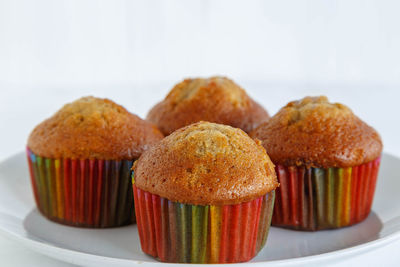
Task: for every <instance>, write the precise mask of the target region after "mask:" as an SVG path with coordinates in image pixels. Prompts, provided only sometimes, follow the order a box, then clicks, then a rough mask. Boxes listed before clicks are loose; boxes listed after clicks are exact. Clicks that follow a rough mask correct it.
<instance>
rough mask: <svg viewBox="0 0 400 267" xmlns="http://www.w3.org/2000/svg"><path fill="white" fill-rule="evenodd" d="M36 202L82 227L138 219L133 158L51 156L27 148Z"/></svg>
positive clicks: (60, 218)
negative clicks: (40, 154) (133, 184)
mask: <svg viewBox="0 0 400 267" xmlns="http://www.w3.org/2000/svg"><path fill="white" fill-rule="evenodd" d="M27 156H28V163H29V170H30V176H31V183H32V188H33V193H34V197H35V200H36V204H37V207H38V209H39V210H40V212H41V213H42V214H43V215H44V216H46V217H47V218H49V219H51V220H54V221H57V222H60V223H63V224H68V225H74V226H81V227H101V228H102V227H115V226H121V225H126V224H130V223H132V222H134V220H135V215H134V204H133V198H132V182H131V178H130V168H131V167H132V163H133V162H132V161H127V160H121V161H116V160H96V159H50V158H44V157H39V156H37V155H35V154H34V153H32V151H30V150H29V149H27Z"/></svg>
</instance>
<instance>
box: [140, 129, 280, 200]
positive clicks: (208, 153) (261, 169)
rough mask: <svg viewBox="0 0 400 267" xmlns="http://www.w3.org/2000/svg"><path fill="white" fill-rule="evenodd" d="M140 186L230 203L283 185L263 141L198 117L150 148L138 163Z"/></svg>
mask: <svg viewBox="0 0 400 267" xmlns="http://www.w3.org/2000/svg"><path fill="white" fill-rule="evenodd" d="M133 170H134V180H135V185H136V186H137V187H138V188H140V189H142V190H145V191H147V192H150V193H152V194H156V195H159V196H161V197H164V198H167V199H169V200H171V201H176V202H180V203H190V204H195V205H228V204H237V203H241V202H245V201H250V200H253V199H255V198H257V197H260V196H263V195H265V194H267V193H268V192H270V191H272V190H274V189H275V188H276V187H277V186H278V182H277V179H276V174H275V171H274V165H273V163H272V162H271V160H270V159H269V157H268V155H267V153H266V152H265V149H264V148H263V147H262V146H261V144H260V143H259V142H258V143H257V142H256V141H254V140H252V139H251V138H250V137H249V136H248V135H247V134H246V133H245V132H243V131H242V130H240V129H237V128H233V127H230V126H226V125H221V124H215V123H209V122H198V123H195V124H192V125H189V126H186V127H184V128H181V129H179V130H177V131H175V132H174V133H172V134H171V135H169V136H167V137H166V138H164V139H163V140H161V141H160V142H159V143H157V144H156V145H154V146H152V147H151V148H150V149H149V150H147V151H146V152H144V153H143V154H142V156H141V157H140V158H139V160H137V161H136V162H135V164H134V166H133Z"/></svg>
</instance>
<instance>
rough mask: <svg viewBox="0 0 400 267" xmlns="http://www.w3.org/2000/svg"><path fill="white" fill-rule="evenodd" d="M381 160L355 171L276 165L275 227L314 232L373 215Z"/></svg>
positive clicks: (353, 222)
mask: <svg viewBox="0 0 400 267" xmlns="http://www.w3.org/2000/svg"><path fill="white" fill-rule="evenodd" d="M379 164H380V158H378V159H376V160H374V161H371V162H369V163H366V164H363V165H359V166H356V167H352V168H327V169H321V168H305V167H293V166H292V167H285V166H282V165H277V166H276V167H275V168H276V173H277V176H278V180H279V183H280V187H279V188H278V189H277V191H276V200H275V208H274V214H273V217H272V225H275V226H282V227H288V228H294V229H299V230H309V231H315V230H320V229H329V228H338V227H343V226H349V225H352V224H355V223H358V222H360V221H362V220H364V219H365V218H366V217H367V216H368V214H369V213H370V210H371V206H372V200H373V197H374V192H375V185H376V179H377V176H378V169H379Z"/></svg>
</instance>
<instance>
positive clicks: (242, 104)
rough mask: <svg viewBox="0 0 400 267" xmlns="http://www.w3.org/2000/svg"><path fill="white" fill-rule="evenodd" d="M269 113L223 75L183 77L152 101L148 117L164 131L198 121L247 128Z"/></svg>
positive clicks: (265, 117) (257, 123) (167, 131)
mask: <svg viewBox="0 0 400 267" xmlns="http://www.w3.org/2000/svg"><path fill="white" fill-rule="evenodd" d="M268 118H269V115H268V113H267V111H266V110H265V109H263V108H262V107H261V106H260V105H259V104H258V103H257V102H255V101H254V100H253V99H251V98H250V97H249V96H248V95H247V94H246V92H245V91H244V90H243V89H242V88H241V87H240V86H238V85H237V84H236V83H234V82H233V81H232V80H230V79H228V78H225V77H211V78H208V79H202V78H197V79H186V80H184V81H183V82H180V83H178V84H177V85H175V87H174V88H173V89H172V90H171V91H170V92H169V94H168V95H167V96H166V98H165V99H164V100H163V101H161V102H160V103H158V104H157V105H155V106H154V107H153V108H152V109H151V110H150V112H149V114H148V115H147V120H148V121H150V122H152V123H154V124H155V125H157V126H158V128H159V129H160V130H161V132H162V133H163V134H165V135H169V134H171V133H172V132H173V131H175V130H177V129H179V128H181V127H183V126H186V125H189V124H192V123H195V122H198V121H209V122H215V123H220V124H226V125H230V126H233V127H237V128H240V129H242V130H243V131H245V132H250V131H251V130H252V129H254V128H255V127H256V126H258V125H259V124H261V123H262V122H265V121H266V120H268Z"/></svg>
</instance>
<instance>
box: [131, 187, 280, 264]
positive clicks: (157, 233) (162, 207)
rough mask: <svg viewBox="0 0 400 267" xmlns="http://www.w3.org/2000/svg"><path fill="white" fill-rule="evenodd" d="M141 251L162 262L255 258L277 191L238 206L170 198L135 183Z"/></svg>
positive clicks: (266, 227) (234, 260)
mask: <svg viewBox="0 0 400 267" xmlns="http://www.w3.org/2000/svg"><path fill="white" fill-rule="evenodd" d="M133 192H134V198H135V201H134V202H135V211H136V218H137V226H138V231H139V237H140V243H141V247H142V250H143V252H145V253H147V254H149V255H151V256H153V257H155V258H158V259H160V260H161V261H164V262H176V263H230V262H244V261H248V260H250V259H251V258H253V257H254V256H255V255H256V254H257V253H258V251H260V250H261V248H262V247H263V246H264V245H265V242H266V240H267V236H268V230H269V226H270V223H271V217H272V210H273V205H274V197H275V192H274V191H273V192H271V193H269V194H267V195H265V196H263V197H259V198H257V199H255V200H253V201H250V202H245V203H241V204H237V205H224V206H211V205H210V206H200V205H189V204H182V203H178V202H172V201H169V200H168V199H165V198H162V197H160V196H158V195H154V194H151V193H149V192H146V191H143V190H140V189H139V188H137V187H136V186H135V185H133Z"/></svg>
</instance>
